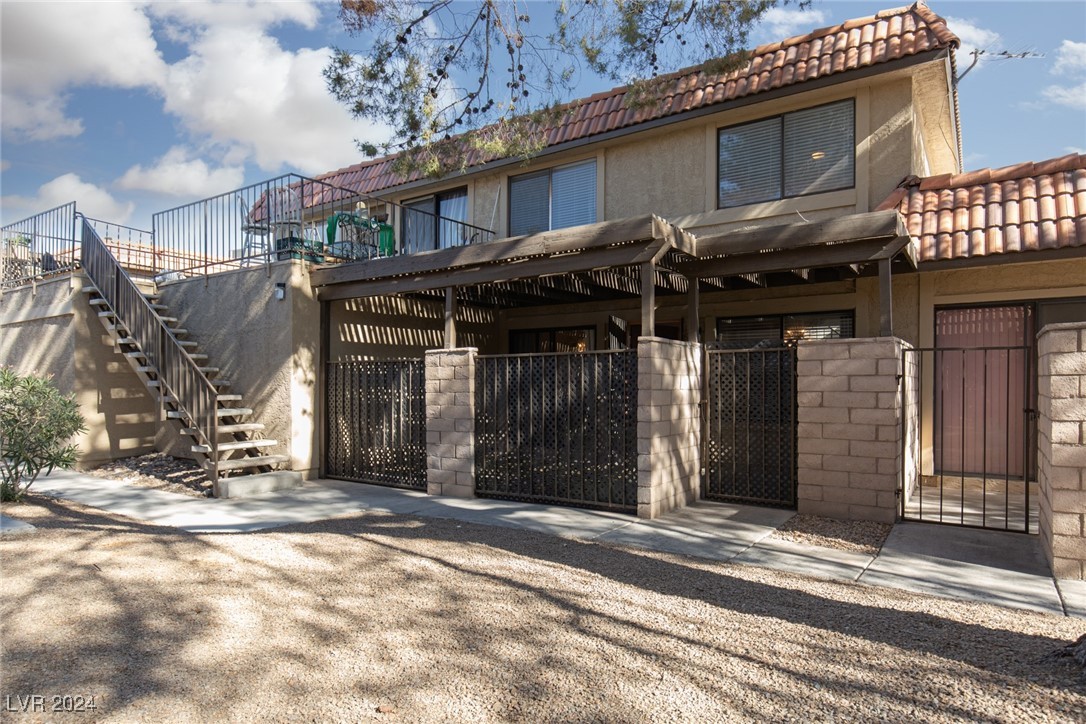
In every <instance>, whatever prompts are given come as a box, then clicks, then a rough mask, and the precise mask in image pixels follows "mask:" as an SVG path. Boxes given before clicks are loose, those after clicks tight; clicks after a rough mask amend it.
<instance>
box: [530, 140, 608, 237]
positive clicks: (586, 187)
mask: <svg viewBox="0 0 1086 724" xmlns="http://www.w3.org/2000/svg"><path fill="white" fill-rule="evenodd" d="M595 221H596V161H595V159H592V160H589V161H582V162H580V163H574V164H570V165H568V166H558V167H556V168H549V169H546V170H544V171H535V172H533V173H527V174H523V175H520V176H514V177H512V178H510V179H509V235H510V236H521V235H523V234H535V233H537V232H540V231H549V230H550V229H564V228H567V227H570V226H579V225H581V224H591V223H594V222H595Z"/></svg>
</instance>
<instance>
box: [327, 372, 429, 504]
mask: <svg viewBox="0 0 1086 724" xmlns="http://www.w3.org/2000/svg"><path fill="white" fill-rule="evenodd" d="M326 372H327V374H326V376H325V380H326V385H327V387H326V396H325V400H326V410H327V413H326V414H327V430H328V437H327V446H326V450H325V468H326V474H327V475H328V477H331V478H339V479H343V480H355V481H359V482H366V483H375V484H377V485H389V486H393V487H399V488H414V489H416V490H425V489H426V388H425V382H424V377H425V365H424V362H423V360H422V359H396V360H366V361H349V362H329V363H328V365H327V368H326Z"/></svg>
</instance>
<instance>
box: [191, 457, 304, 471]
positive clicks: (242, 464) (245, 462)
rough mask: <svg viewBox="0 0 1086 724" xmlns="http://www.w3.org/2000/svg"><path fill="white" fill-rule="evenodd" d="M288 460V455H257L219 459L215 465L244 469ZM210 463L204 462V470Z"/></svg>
mask: <svg viewBox="0 0 1086 724" xmlns="http://www.w3.org/2000/svg"><path fill="white" fill-rule="evenodd" d="M289 460H290V456H289V455H259V456H257V457H252V458H238V459H236V460H220V461H219V462H218V464H217V465H216V466H215V467H217V468H218V469H219V470H220V471H226V470H245V469H246V468H259V467H263V466H265V465H278V464H280V463H285V462H288V461H289ZM210 468H211V465H210V464H209V463H205V464H204V470H209V469H210Z"/></svg>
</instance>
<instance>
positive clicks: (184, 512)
mask: <svg viewBox="0 0 1086 724" xmlns="http://www.w3.org/2000/svg"><path fill="white" fill-rule="evenodd" d="M34 490H35V492H38V493H42V494H45V495H51V496H54V497H58V498H65V499H67V500H72V501H75V502H77V503H81V504H83V505H88V506H91V507H95V508H100V509H102V510H106V511H109V512H111V513H116V514H119V515H124V516H127V517H130V518H134V519H136V520H140V521H145V522H147V523H150V524H153V525H161V526H170V527H175V528H179V529H181V530H185V531H189V532H192V533H244V532H247V531H256V530H264V529H268V528H275V527H279V526H284V525H292V524H297V523H308V522H313V521H317V520H324V519H328V518H335V517H339V516H343V515H349V514H351V513H356V512H359V511H363V510H373V511H381V512H387V513H393V514H399V515H415V516H421V517H431V518H448V519H453V520H459V521H463V522H466V523H478V524H482V525H495V526H503V527H509V528H520V529H524V530H531V531H535V532H539V533H545V534H549V535H555V536H562V537H567V538H576V539H580V540H592V541H596V542H599V543H603V544H615V545H628V546H632V547H637V548H645V549H650V550H658V551H664V552H668V553H678V554H682V555H690V556H697V557H700V558H708V559H712V560H719V561H732V562H735V563H742V564H747V565H756V566H763V567H769V568H775V569H782V570H788V571H793V572H796V573H802V574H807V575H811V576H816V577H822V578H831V579H838V580H859V581H860V582H861V583H866V584H870V585H879V586H888V587H892V588H899V589H904V590H909V591H916V592H918V593H927V594H934V595H937V596H946V597H950V598H958V599H964V600H970V601H981V602H986V603H994V604H997V605H1002V606H1009V607H1014V608H1027V609H1032V610H1036V611H1044V612H1047V613H1055V614H1061V615H1062V614H1064V613H1065V606H1066V614H1067V615H1071V616H1080V617H1083V618H1086V584H1084V583H1083V582H1081V581H1061V582H1060V588H1059V589H1057V585H1056V582H1055V581H1054V580H1053V579H1052V578H1051V576H1050V575H1049V569H1048V565H1047V563H1046V561H1045V559H1044V556H1043V554H1042V553H1041V550H1040V545H1039V542H1038V541H1037V539H1036V537H1035V536H1027V535H1022V534H1014V533H1001V532H998V531H989V530H975V529H968V528H956V527H953V526H940V525H932V524H926V523H901V524H898V525H896V526H895V527H894V529H893V531H892V532H891V533H890V537H889V538H888V539H887V541H886V544H885V545H884V546H883V549H882V551H881V552H880V554H879V555H878V556H877V557H876V558H874V560H872V558H871V556H867V555H863V554H858V553H851V552H847V551H840V550H837V549H830V548H820V547H818V546H809V545H805V544H801V543H793V542H791V541H787V540H782V539H777V538H771V537H770V536H771V535H772V533H773V531H774V530H776V529H777V528H778V527H779V526H780V525H781V524H782V523H784V522H785V521H786V520H788V519H789V518H791V517H792V516H793V515H794V514H795V513H794V512H793V511H789V510H777V509H773V508H759V507H754V506H744V505H729V504H725V503H715V502H708V501H699V502H697V503H695V504H693V505H691V506H689V507H687V508H684V509H681V510H678V511H675V512H673V513H670V514H668V515H666V516H664V517H662V518H660V519H657V520H652V521H645V520H639V519H637V518H635V517H633V516H631V515H622V514H618V513H609V512H602V511H593V510H584V509H579V508H567V507H560V506H547V505H535V504H531V503H519V502H514V501H507V500H491V499H485V498H447V497H441V496H429V495H426V494H425V493H422V492H419V491H414V490H400V489H396V488H386V487H382V486H376V485H365V484H361V483H351V482H345V481H337V480H317V481H310V482H308V483H306V484H305V485H303V486H302V487H300V488H296V489H294V490H290V491H281V492H273V493H266V494H262V495H258V496H253V497H251V498H245V499H230V500H223V499H207V498H203V499H201V498H191V497H187V496H184V495H179V494H176V493H167V492H163V491H159V490H152V489H149V488H140V487H136V486H132V485H129V484H127V483H123V482H120V481H116V480H105V479H102V478H97V477H93V476H90V475H85V474H81V473H78V472H73V471H60V472H55V473H53V474H52V475H50V476H47V477H43V478H40V479H39V480H38V482H37V483H35V487H34ZM1061 594H1062V602H1061Z"/></svg>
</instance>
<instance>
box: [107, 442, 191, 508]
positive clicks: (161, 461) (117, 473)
mask: <svg viewBox="0 0 1086 724" xmlns="http://www.w3.org/2000/svg"><path fill="white" fill-rule="evenodd" d="M87 474H89V475H93V476H95V477H98V478H109V479H111V480H121V481H124V482H126V483H131V484H133V485H139V486H140V487H143V488H155V489H156V490H165V491H166V492H168V493H181V494H182V495H191V496H193V497H197V498H210V497H211V496H212V487H211V481H210V480H208V479H207V476H206V475H204V471H203V470H201V469H200V468H199V467H197V465H196V463H195V462H193V461H192V460H185V459H182V458H175V457H172V456H170V455H167V454H165V453H158V452H156V453H150V454H148V455H140V456H139V457H134V458H124V459H123V460H114V461H113V462H110V463H106V464H105V465H100V466H98V467H97V468H93V469H92V470H88V471H87Z"/></svg>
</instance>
